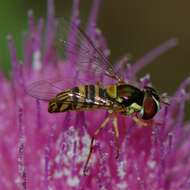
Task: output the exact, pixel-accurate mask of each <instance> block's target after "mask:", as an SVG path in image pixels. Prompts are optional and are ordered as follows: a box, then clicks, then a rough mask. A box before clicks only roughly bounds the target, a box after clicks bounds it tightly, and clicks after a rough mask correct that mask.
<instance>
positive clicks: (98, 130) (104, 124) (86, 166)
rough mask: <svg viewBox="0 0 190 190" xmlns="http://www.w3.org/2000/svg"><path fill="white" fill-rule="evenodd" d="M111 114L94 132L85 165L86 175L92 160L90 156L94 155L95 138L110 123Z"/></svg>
mask: <svg viewBox="0 0 190 190" xmlns="http://www.w3.org/2000/svg"><path fill="white" fill-rule="evenodd" d="M110 117H111V115H108V116H107V117H106V118H105V120H104V121H103V123H102V124H101V125H100V126H99V127H98V129H96V131H95V132H94V135H93V136H92V138H91V142H90V148H89V153H88V157H87V159H86V162H85V165H84V169H83V174H84V175H85V176H86V172H87V169H88V163H89V161H90V158H91V156H92V152H93V143H94V140H95V138H96V136H97V135H98V134H99V133H100V131H101V130H102V129H103V128H104V127H106V125H107V124H108V122H109V120H110Z"/></svg>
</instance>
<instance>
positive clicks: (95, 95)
mask: <svg viewBox="0 0 190 190" xmlns="http://www.w3.org/2000/svg"><path fill="white" fill-rule="evenodd" d="M106 99H107V92H106V90H105V89H103V88H102V87H100V86H98V85H84V86H79V87H75V88H72V89H69V90H66V91H63V92H60V93H59V94H57V96H56V97H55V98H53V99H52V100H50V101H49V106H48V111H49V112H50V113H53V112H65V111H69V110H85V109H91V108H99V107H106V106H108V105H107V102H106ZM104 100H105V101H104Z"/></svg>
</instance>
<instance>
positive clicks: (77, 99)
mask: <svg viewBox="0 0 190 190" xmlns="http://www.w3.org/2000/svg"><path fill="white" fill-rule="evenodd" d="M60 25H63V26H61V27H64V28H65V30H68V26H67V24H65V22H64V23H62V22H60V24H59V25H58V26H60ZM70 31H73V32H74V33H75V35H76V36H75V37H76V40H75V43H72V42H69V41H67V40H66V39H64V38H63V37H60V36H59V35H60V32H59V35H58V40H59V42H60V44H61V46H62V48H64V49H65V51H66V52H67V56H68V55H77V64H78V65H79V67H80V69H81V70H83V71H87V72H92V73H93V74H94V73H98V74H100V73H101V74H102V75H103V76H107V77H108V78H110V79H112V80H113V79H114V80H115V81H116V82H115V83H114V84H112V85H101V84H100V81H98V82H97V83H96V84H81V85H79V86H75V87H72V88H67V89H64V86H63V87H62V88H59V87H58V86H56V83H55V82H52V81H48V80H40V81H37V82H33V83H32V84H31V85H29V87H28V88H27V93H28V94H29V95H30V96H32V97H35V98H37V99H39V100H45V101H48V112H50V113H58V112H67V111H85V110H89V109H105V110H107V111H108V112H109V114H108V116H107V117H106V118H105V119H104V121H103V122H102V124H101V125H100V126H99V127H98V128H97V129H96V131H95V133H94V135H93V136H92V138H91V143H90V148H89V153H88V157H87V159H86V162H85V166H84V170H83V171H84V175H85V174H86V171H87V166H88V163H89V160H90V158H91V155H92V152H93V144H94V140H95V138H96V136H97V135H98V134H99V133H100V131H101V130H102V129H103V128H104V127H106V125H107V124H108V122H109V121H110V119H112V122H113V129H114V138H115V145H116V147H117V153H116V157H118V156H119V143H118V139H119V130H118V124H117V114H118V113H120V114H123V115H129V116H132V117H133V119H134V120H135V121H136V122H137V123H140V124H143V125H144V123H146V122H144V121H145V120H150V119H152V118H153V117H154V116H155V115H156V113H157V112H158V111H159V109H160V97H159V94H158V92H157V91H156V90H155V89H153V88H152V87H150V86H146V87H144V88H143V89H139V88H137V87H135V86H133V85H131V84H128V83H127V82H125V81H124V80H123V79H121V77H119V76H118V75H117V74H116V73H115V72H114V69H113V66H112V65H111V63H110V62H109V61H108V59H107V57H106V56H105V54H104V53H103V52H102V51H101V49H100V48H99V47H98V46H97V45H96V44H95V43H94V41H93V39H91V38H90V36H88V35H87V34H86V33H85V32H84V31H83V30H81V28H79V27H78V26H77V25H75V24H71V25H70ZM61 32H62V33H64V31H61ZM61 35H62V34H61ZM73 47H74V48H73ZM72 48H73V49H72ZM89 65H90V66H91V70H89V67H88V66H89Z"/></svg>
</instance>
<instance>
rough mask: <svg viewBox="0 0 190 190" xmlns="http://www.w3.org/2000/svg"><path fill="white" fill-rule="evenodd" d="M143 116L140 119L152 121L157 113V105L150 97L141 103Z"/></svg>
mask: <svg viewBox="0 0 190 190" xmlns="http://www.w3.org/2000/svg"><path fill="white" fill-rule="evenodd" d="M143 108H144V112H143V116H142V119H144V120H148V119H152V118H153V117H154V116H155V114H156V113H157V111H158V107H157V104H156V102H155V100H154V99H153V98H152V97H146V98H145V99H144V101H143Z"/></svg>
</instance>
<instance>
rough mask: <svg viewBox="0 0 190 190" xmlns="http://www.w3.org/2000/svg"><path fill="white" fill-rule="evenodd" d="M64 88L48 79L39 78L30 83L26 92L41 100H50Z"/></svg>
mask: <svg viewBox="0 0 190 190" xmlns="http://www.w3.org/2000/svg"><path fill="white" fill-rule="evenodd" d="M61 91H63V88H62V87H60V86H58V85H56V83H53V82H51V81H48V80H39V81H36V82H33V83H31V84H29V85H28V87H27V88H26V93H27V94H28V95H29V96H32V97H34V98H36V99H39V100H44V101H49V100H50V99H52V98H53V97H55V96H56V95H57V94H58V93H60V92H61Z"/></svg>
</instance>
